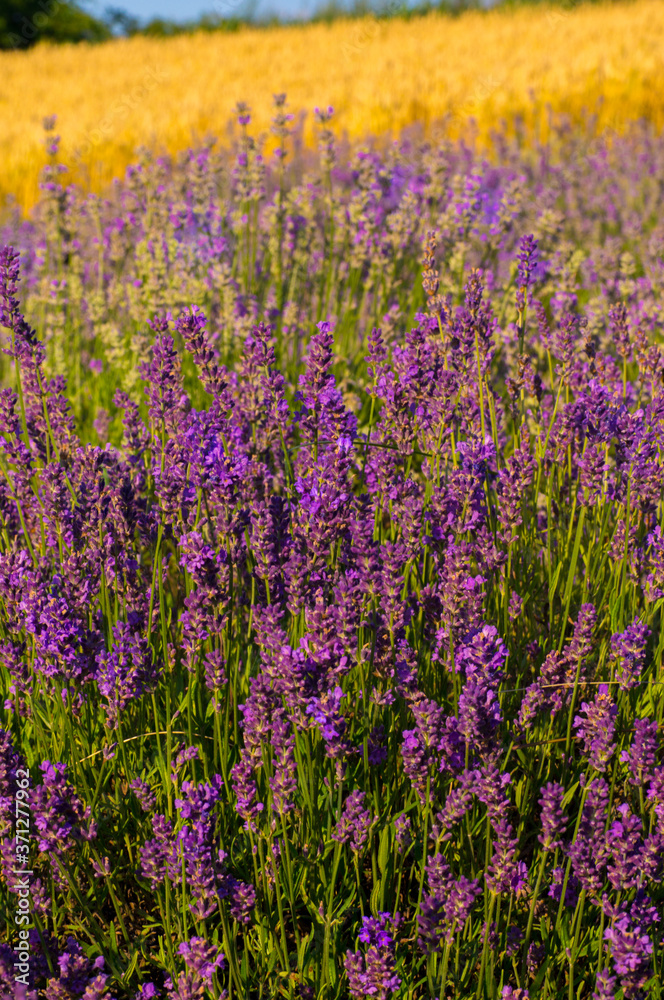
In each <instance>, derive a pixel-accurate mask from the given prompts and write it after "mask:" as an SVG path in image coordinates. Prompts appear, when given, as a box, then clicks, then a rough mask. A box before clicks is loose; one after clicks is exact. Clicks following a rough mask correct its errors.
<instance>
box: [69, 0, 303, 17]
mask: <svg viewBox="0 0 664 1000" xmlns="http://www.w3.org/2000/svg"><path fill="white" fill-rule="evenodd" d="M250 2H251V0H250ZM253 4H254V6H255V10H256V13H261V14H265V13H267V12H270V13H272V12H275V13H277V14H279V15H280V16H282V17H285V16H290V17H292V16H294V15H300V16H303V17H305V16H307V15H309V14H311V13H313V11H314V9H315V8H316V7H317V6H319V3H318V2H317V0H253ZM86 6H87V8H88V10H89V11H90V12H91V13H95V14H97V15H101V14H103V12H104V9H105V8H106V7H116V8H117V7H120V8H122V9H123V10H126V11H127V13H129V14H133V16H134V17H138V18H139V19H140V20H141V21H148V20H150V18H153V17H164V18H167V19H169V20H172V21H194V20H196V19H197V18H198V17H200V15H201V14H204V13H217V14H220V15H222V16H227V17H231V16H233V14H237V13H240V12H241V11H242V10H243V9H246V7H247V0H207V2H202V3H201V2H193V3H192V2H191V0H93V2H91V3H88V4H86Z"/></svg>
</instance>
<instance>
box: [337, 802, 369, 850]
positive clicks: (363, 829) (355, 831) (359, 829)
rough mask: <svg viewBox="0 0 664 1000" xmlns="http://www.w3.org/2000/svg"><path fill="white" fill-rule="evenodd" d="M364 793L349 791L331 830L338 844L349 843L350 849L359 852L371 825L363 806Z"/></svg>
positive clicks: (366, 810) (367, 812) (367, 811)
mask: <svg viewBox="0 0 664 1000" xmlns="http://www.w3.org/2000/svg"><path fill="white" fill-rule="evenodd" d="M364 799H365V794H364V792H361V791H356V792H351V793H350V795H348V796H347V798H346V801H345V803H344V808H343V812H342V814H341V818H340V820H339V822H338V823H337V825H336V828H335V829H334V830H333V832H332V838H333V840H336V841H338V842H339V843H340V844H350V847H351V850H352V851H354V852H355V853H356V854H359V853H360V851H361V850H362V848H363V847H364V845H365V844H366V842H367V838H368V836H369V831H370V830H371V827H372V825H373V820H372V818H371V813H370V811H369V810H368V809H365V808H364Z"/></svg>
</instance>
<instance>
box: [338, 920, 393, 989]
mask: <svg viewBox="0 0 664 1000" xmlns="http://www.w3.org/2000/svg"><path fill="white" fill-rule="evenodd" d="M399 923H400V916H399V914H396V916H395V918H394V919H393V918H392V916H391V914H389V913H379V914H378V916H377V917H364V918H363V919H362V928H361V930H360V933H359V935H358V936H359V940H360V941H361V942H362V944H364V945H367V946H368V947H367V948H366V950H365V951H364V952H362V951H356V952H352V951H347V952H346V956H345V958H344V968H345V970H346V975H347V976H348V985H349V988H350V992H351V996H352V997H353V998H354V1000H364V998H365V997H379V998H380V1000H386V998H387V997H389V996H390V995H391V994H392V993H393V992H394V991H395V990H398V988H399V986H400V985H401V979H400V977H399V976H397V975H396V972H395V961H394V938H393V936H392V932H393V931H394V929H395V928H396V927H398V925H399Z"/></svg>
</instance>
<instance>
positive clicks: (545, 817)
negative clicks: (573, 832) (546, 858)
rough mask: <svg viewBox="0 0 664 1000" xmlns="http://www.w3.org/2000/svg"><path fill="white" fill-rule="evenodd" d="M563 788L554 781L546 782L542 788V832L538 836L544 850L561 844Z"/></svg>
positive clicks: (563, 826) (540, 801)
mask: <svg viewBox="0 0 664 1000" xmlns="http://www.w3.org/2000/svg"><path fill="white" fill-rule="evenodd" d="M564 794H565V789H564V788H563V786H562V785H559V784H557V783H556V782H553V781H550V782H548V783H547V784H546V785H545V786H544V788H542V794H541V797H540V800H539V803H540V806H541V808H542V832H541V833H540V834H539V836H538V838H537V839H538V840H539V842H540V844H542V846H543V847H544V850H545V851H552V850H555V849H556V848H558V847H562V846H563V839H562V838H563V836H564V834H565V826H566V822H567V820H566V817H565V814H564V813H563V809H562V801H563V796H564Z"/></svg>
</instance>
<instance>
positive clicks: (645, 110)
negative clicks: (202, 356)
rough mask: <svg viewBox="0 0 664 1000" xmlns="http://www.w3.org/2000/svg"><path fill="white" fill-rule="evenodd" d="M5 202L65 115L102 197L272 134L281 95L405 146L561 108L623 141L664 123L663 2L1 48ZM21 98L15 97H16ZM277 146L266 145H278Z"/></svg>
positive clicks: (28, 201)
mask: <svg viewBox="0 0 664 1000" xmlns="http://www.w3.org/2000/svg"><path fill="white" fill-rule="evenodd" d="M0 73H1V79H2V83H1V84H0V116H1V117H2V121H3V126H4V127H3V129H2V133H1V134H0V198H2V199H3V200H6V199H7V198H9V199H10V200H11V201H15V202H16V203H17V204H18V206H19V207H20V208H21V209H22V210H29V209H30V208H31V206H32V205H33V204H34V203H35V201H36V199H37V197H38V193H39V176H40V171H41V170H42V168H43V166H44V162H45V158H46V154H45V152H44V143H43V129H42V120H43V118H44V116H45V115H48V114H51V113H57V115H58V132H59V133H60V135H61V136H62V146H61V160H62V161H63V162H64V163H65V164H66V165H67V167H68V169H69V174H68V176H67V180H68V181H69V180H73V181H76V182H80V183H82V184H83V185H84V186H85V187H87V188H89V189H91V190H94V191H100V190H103V189H104V188H105V187H106V186H107V185H108V183H109V182H110V181H111V180H112V179H113V178H115V177H119V176H122V175H123V173H124V171H125V169H126V167H127V165H128V164H130V163H131V162H133V161H134V160H135V158H136V150H137V148H138V147H141V146H144V147H145V146H147V147H149V148H151V149H153V150H156V151H164V152H169V153H175V152H177V151H179V150H182V149H183V148H186V147H187V146H189V145H191V144H192V143H196V142H197V141H200V140H201V139H203V138H204V137H205V136H206V135H207V134H209V133H214V134H215V135H217V136H219V137H220V138H221V140H222V142H225V139H224V136H225V135H227V130H228V129H229V128H230V120H231V117H232V115H233V109H234V107H235V105H236V103H237V102H238V101H246V102H247V103H248V104H249V105H250V107H251V109H252V128H254V130H255V131H258V132H260V131H261V130H265V132H266V134H269V122H270V115H271V105H272V94H273V93H277V92H280V91H287V92H288V99H289V104H290V106H291V108H295V109H309V114H308V115H307V117H306V119H305V120H304V121H303V123H302V130H303V131H302V135H303V138H304V141H305V143H307V144H309V143H312V142H313V139H314V121H313V114H312V113H311V112H312V110H313V107H314V106H315V105H325V106H327V105H328V104H330V105H332V106H333V107H334V109H335V116H334V120H335V131H336V133H337V135H342V134H343V133H346V134H347V136H348V137H349V138H350V139H351V140H352V139H359V138H362V137H364V136H366V135H370V134H373V135H386V134H392V135H398V134H399V132H400V131H401V130H403V129H404V128H406V127H408V126H410V125H412V124H413V123H415V122H417V123H419V125H420V126H421V127H422V128H424V129H425V130H427V131H428V132H429V134H431V133H432V132H433V133H434V135H435V134H436V129H438V130H440V132H439V134H441V135H442V134H443V132H444V133H445V134H446V135H450V136H451V137H454V136H455V135H458V134H459V132H460V131H462V130H464V129H467V128H468V126H469V122H472V121H474V123H475V124H474V126H471V127H473V128H474V129H475V134H476V136H477V138H478V139H479V141H480V142H481V141H482V140H483V139H485V138H487V137H488V136H489V135H490V133H491V131H492V130H494V129H496V128H497V127H498V126H499V125H500V124H501V122H502V121H505V122H507V125H508V130H509V129H510V128H511V129H512V131H513V130H514V129H515V128H517V129H518V128H521V129H523V130H524V132H526V133H529V134H533V133H534V134H536V135H537V137H538V138H539V139H540V140H541V139H542V138H545V137H546V130H547V127H548V124H547V123H548V121H549V118H550V115H551V113H552V112H554V113H564V114H568V115H569V116H570V117H571V120H572V121H577V120H579V119H580V118H581V117H583V116H587V115H588V114H596V115H597V127H598V128H609V129H613V130H614V131H616V132H621V131H622V130H623V128H624V126H625V125H626V124H627V122H628V121H630V120H634V119H639V118H646V119H648V120H650V121H651V122H653V124H655V125H656V126H660V125H661V124H662V120H663V119H664V113H663V109H664V103H663V101H662V97H661V90H660V87H659V83H660V82H661V80H662V79H664V5H662V3H660V2H659V0H638V2H631V3H611V4H601V3H600V4H583V5H581V6H577V7H575V8H564V7H560V6H556V7H550V6H545V5H539V4H538V5H535V6H524V7H514V8H497V9H493V10H476V11H467V12H464V13H462V14H461V15H459V16H456V17H452V16H450V15H446V14H443V13H436V12H432V13H429V14H427V15H424V16H418V17H412V18H404V17H379V16H375V15H368V16H366V17H365V18H346V19H344V18H341V19H334V20H333V21H331V22H330V23H325V22H324V21H318V22H317V23H310V24H297V25H285V26H284V25H281V26H277V27H249V26H242V27H240V28H239V29H238V30H237V31H234V32H232V33H231V32H219V31H215V32H197V33H186V34H181V35H178V36H177V37H172V38H150V37H145V36H139V35H137V36H135V37H128V38H118V39H113V40H110V41H108V42H104V43H102V44H77V45H65V46H62V45H58V46H55V45H50V44H45V43H42V44H39V45H37V46H36V47H34V48H32V49H30V50H29V51H5V52H1V53H0ZM17 95H20V100H17ZM268 151H269V149H268Z"/></svg>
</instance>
